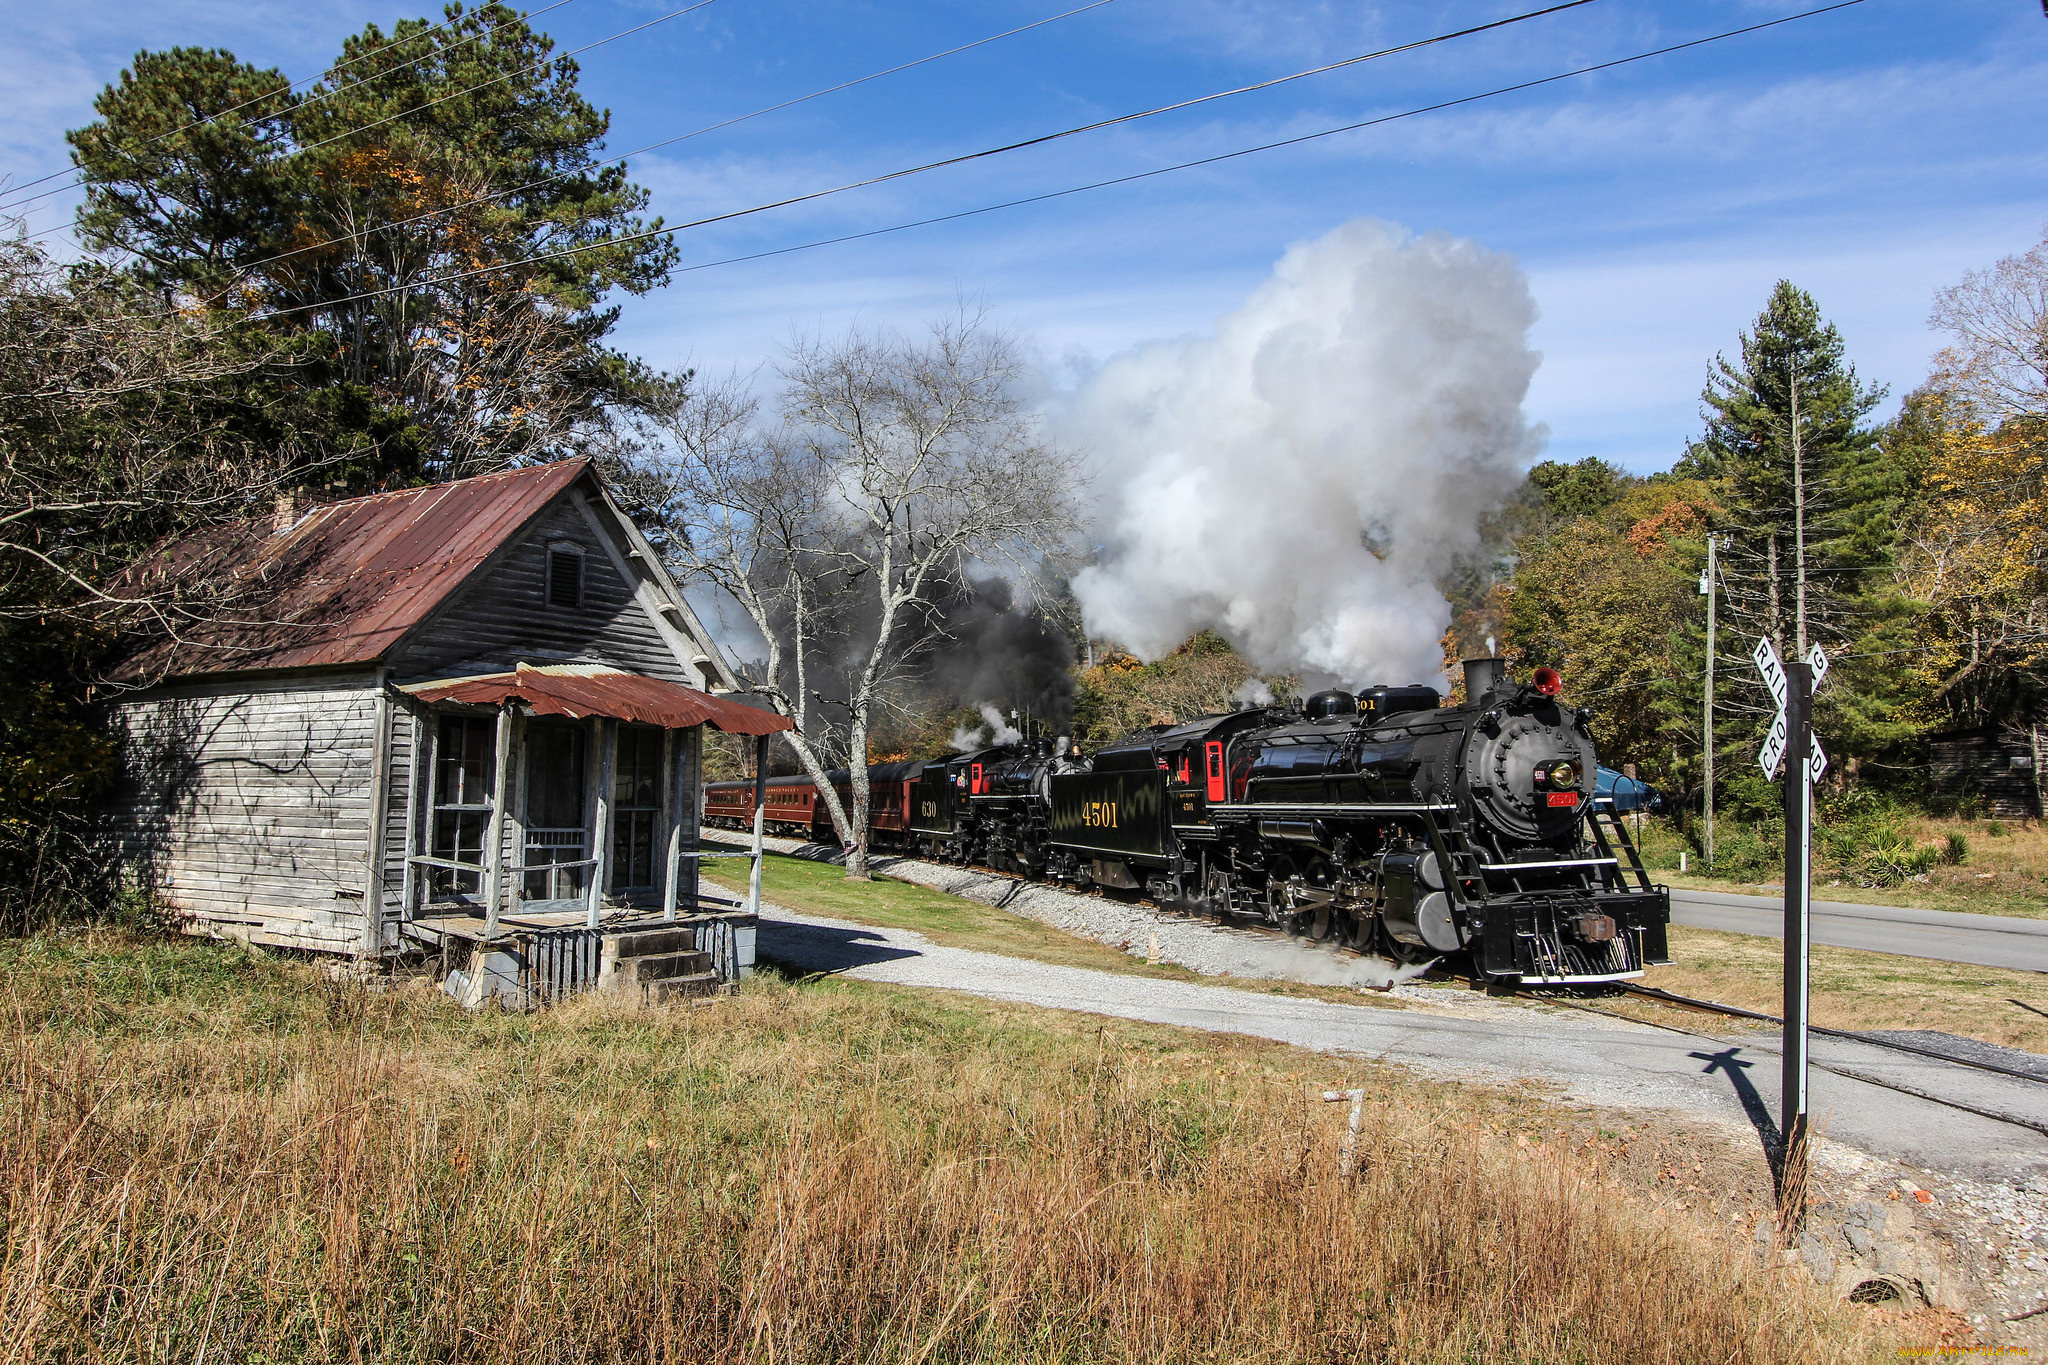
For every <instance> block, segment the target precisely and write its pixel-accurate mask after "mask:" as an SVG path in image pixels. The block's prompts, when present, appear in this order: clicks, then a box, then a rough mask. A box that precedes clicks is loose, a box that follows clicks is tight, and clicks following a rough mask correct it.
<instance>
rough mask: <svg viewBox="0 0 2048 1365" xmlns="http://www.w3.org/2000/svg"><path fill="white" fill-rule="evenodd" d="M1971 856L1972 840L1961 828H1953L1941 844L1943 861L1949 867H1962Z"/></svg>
mask: <svg viewBox="0 0 2048 1365" xmlns="http://www.w3.org/2000/svg"><path fill="white" fill-rule="evenodd" d="M1969 857H1970V841H1969V839H1968V837H1966V836H1965V835H1964V834H1963V832H1962V831H1961V830H1955V829H1952V830H1950V831H1949V832H1948V838H1947V839H1946V840H1945V841H1944V842H1943V843H1942V846H1941V861H1942V862H1943V863H1944V864H1945V865H1946V866H1949V867H1961V866H1962V865H1963V864H1964V863H1965V862H1967V861H1969Z"/></svg>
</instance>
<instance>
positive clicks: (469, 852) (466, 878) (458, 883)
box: [431, 716, 497, 896]
mask: <svg viewBox="0 0 2048 1365" xmlns="http://www.w3.org/2000/svg"><path fill="white" fill-rule="evenodd" d="M436 740H437V742H436V744H435V748H434V852H433V856H434V857H436V858H446V859H448V860H449V861H451V862H460V863H472V864H480V863H482V862H483V860H484V831H485V830H487V829H488V828H489V827H490V823H491V789H492V786H493V784H494V783H495V781H496V779H497V773H496V771H495V770H496V767H497V735H496V726H495V723H494V721H492V720H489V719H485V718H483V717H478V716H443V717H442V718H441V732H440V734H439V735H438V736H437V737H436ZM431 871H432V874H433V875H432V878H431V882H432V885H433V889H434V892H435V894H437V895H443V896H446V895H471V896H473V895H475V894H476V893H477V892H479V891H480V890H482V889H483V884H482V877H481V875H480V874H478V873H475V872H463V871H458V870H456V869H454V868H448V867H437V868H433V869H431Z"/></svg>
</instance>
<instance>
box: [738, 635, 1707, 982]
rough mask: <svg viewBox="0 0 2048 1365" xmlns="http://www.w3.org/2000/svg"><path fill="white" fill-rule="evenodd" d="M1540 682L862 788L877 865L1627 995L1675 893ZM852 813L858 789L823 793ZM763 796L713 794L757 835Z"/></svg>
mask: <svg viewBox="0 0 2048 1365" xmlns="http://www.w3.org/2000/svg"><path fill="white" fill-rule="evenodd" d="M1561 690H1562V689H1561V680H1560V679H1559V677H1558V675H1557V674H1556V673H1555V672H1554V671H1553V670H1550V669H1547V668H1539V669H1537V670H1536V671H1535V674H1534V675H1533V676H1532V677H1531V678H1530V680H1529V681H1527V682H1516V681H1514V680H1512V679H1511V678H1510V677H1509V676H1508V673H1507V669H1506V666H1505V664H1504V662H1503V661H1501V660H1498V659H1475V660H1472V661H1469V662H1468V663H1466V665H1465V693H1466V696H1467V698H1468V700H1467V701H1466V702H1464V703H1463V704H1461V705H1457V706H1443V705H1441V704H1440V702H1441V699H1440V698H1439V696H1438V694H1437V692H1436V691H1435V690H1434V689H1433V688H1429V687H1420V686H1410V687H1370V688H1367V689H1366V690H1364V691H1362V692H1358V693H1355V694H1354V693H1350V692H1342V691H1330V692H1319V693H1316V694H1315V695H1314V696H1311V697H1309V698H1308V699H1307V700H1306V702H1305V703H1304V704H1303V705H1302V707H1301V709H1299V710H1293V709H1282V708H1275V707H1268V708H1263V709H1252V710H1240V711H1230V712H1225V713H1223V714H1221V715H1213V716H1204V717H1202V718H1201V719H1199V720H1195V721H1191V722H1188V723H1185V724H1180V725H1159V726H1153V727H1150V728H1148V729H1145V730H1140V731H1138V732H1136V733H1135V734H1131V735H1127V736H1125V737H1124V738H1122V739H1119V740H1117V741H1116V742H1114V743H1112V744H1109V745H1107V746H1105V747H1104V748H1102V749H1100V750H1098V751H1097V752H1096V753H1095V754H1094V755H1093V756H1092V757H1091V758H1087V759H1084V758H1082V757H1080V756H1079V755H1077V754H1074V753H1072V752H1071V751H1068V750H1067V748H1066V744H1065V741H1061V742H1059V743H1058V744H1051V743H1046V742H1037V743H1020V744H1009V745H1002V746H998V747H994V748H988V749H981V750H977V751H974V752H970V753H962V754H957V755H955V756H953V757H951V758H948V759H944V760H939V761H935V762H929V763H922V762H912V763H895V764H880V765H876V766H874V767H871V768H870V769H869V770H868V776H869V783H870V790H871V792H872V800H871V807H872V809H871V815H870V820H869V838H870V842H871V845H872V846H876V847H884V848H898V849H902V850H904V851H906V852H912V853H916V854H919V855H921V856H924V857H928V858H935V859H941V860H947V861H954V862H963V863H976V864H982V865H986V866H989V867H994V868H997V869H1000V870H1002V871H1006V872H1011V873H1015V874H1017V875H1020V876H1027V877H1037V878H1045V879H1048V880H1054V881H1060V882H1065V883H1068V884H1070V885H1075V886H1083V887H1086V886H1101V887H1108V888H1116V889H1121V890H1126V891H1142V892H1144V893H1145V894H1147V895H1149V896H1150V897H1151V898H1152V899H1154V900H1155V901H1157V902H1158V903H1160V904H1161V905H1164V906H1169V907H1171V908H1174V909H1178V910H1184V911H1190V912H1197V913H1207V914H1213V915H1217V916H1222V917H1226V918H1251V919H1255V920H1259V921H1263V922H1265V923H1267V924H1272V925H1275V926H1279V927H1282V928H1286V929H1288V930H1290V931H1292V932H1295V933H1298V934H1302V935H1304V936H1306V937H1308V938H1311V939H1315V940H1325V941H1328V940H1334V941H1337V942H1341V943H1343V944H1345V945H1347V946H1350V947H1353V948H1356V949H1358V950H1360V951H1363V952H1371V953H1377V954H1382V955H1386V956H1390V957H1393V958H1395V959H1397V960H1400V961H1404V962H1421V961H1426V960H1428V959H1431V958H1436V957H1446V958H1452V957H1455V958H1464V959H1469V961H1470V964H1471V969H1472V970H1473V972H1474V973H1475V974H1476V975H1478V976H1481V977H1483V978H1485V979H1488V980H1492V981H1499V982H1502V983H1511V982H1516V981H1526V982H1529V983H1532V984H1535V983H1560V982H1598V981H1614V980H1621V979H1625V978H1629V977H1634V976H1638V975H1640V974H1641V973H1642V971H1643V968H1644V966H1645V965H1647V964H1653V963H1662V962H1666V961H1668V960H1669V958H1668V956H1667V950H1666V946H1665V931H1666V926H1667V925H1668V924H1669V923H1670V919H1671V901H1670V894H1669V892H1668V891H1667V890H1666V889H1665V888H1664V887H1662V886H1656V885H1652V884H1651V882H1650V879H1649V876H1648V874H1647V873H1646V872H1645V871H1644V869H1643V865H1642V861H1641V859H1640V858H1639V857H1638V856H1637V854H1636V850H1635V846H1634V845H1633V843H1631V842H1630V840H1629V837H1628V832H1627V829H1626V826H1625V825H1624V824H1623V822H1622V821H1621V820H1620V819H1619V818H1617V817H1616V815H1615V814H1614V812H1613V808H1612V806H1611V804H1609V803H1606V802H1602V801H1596V800H1595V770H1596V763H1597V759H1596V755H1595V752H1594V747H1593V740H1592V737H1591V735H1590V734H1589V733H1588V731H1587V719H1588V717H1587V713H1586V712H1584V711H1582V710H1579V709H1576V708H1574V707H1571V706H1569V705H1567V704H1565V703H1564V702H1563V701H1562V700H1561V698H1560V692H1561ZM833 777H834V780H835V783H836V784H837V785H839V786H840V787H841V788H842V791H843V790H844V789H845V785H846V775H845V774H843V773H840V774H834V775H833ZM754 799H755V784H754V783H752V782H718V783H712V784H710V785H708V786H707V787H706V789H705V808H704V815H705V818H706V820H707V821H709V822H711V823H713V824H721V825H727V826H731V827H738V828H744V827H747V826H748V825H750V824H751V822H752V820H753V817H754ZM763 807H764V808H763V812H762V814H763V817H764V820H765V822H766V824H767V825H768V826H769V827H771V828H773V829H776V830H778V831H781V832H787V833H801V834H804V835H806V836H809V837H817V838H821V839H826V840H829V839H830V838H831V837H832V836H831V826H830V822H829V819H828V818H827V815H826V807H825V803H824V802H823V801H822V800H820V799H818V793H817V792H816V790H815V789H814V788H813V786H812V784H811V781H810V779H808V778H802V777H795V778H775V779H771V780H769V782H768V783H767V784H766V786H765V799H764V802H763Z"/></svg>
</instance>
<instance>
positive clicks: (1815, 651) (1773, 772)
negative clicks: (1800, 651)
mask: <svg viewBox="0 0 2048 1365" xmlns="http://www.w3.org/2000/svg"><path fill="white" fill-rule="evenodd" d="M1751 657H1752V658H1754V659H1755V660H1756V671H1757V672H1759V673H1761V674H1763V677H1764V686H1765V687H1767V688H1769V689H1770V692H1771V700H1772V701H1774V702H1776V703H1777V704H1778V714H1777V715H1776V716H1774V717H1772V718H1771V729H1770V733H1769V734H1767V735H1765V736H1764V743H1763V747H1762V748H1761V749H1759V750H1758V751H1757V756H1756V761H1757V762H1758V764H1760V765H1761V766H1762V768H1763V770H1764V776H1765V777H1776V776H1777V775H1778V764H1779V763H1781V762H1782V761H1783V760H1784V758H1785V745H1786V743H1787V742H1788V739H1789V735H1788V733H1787V726H1788V722H1787V721H1786V718H1785V665H1784V664H1783V663H1781V662H1779V660H1778V651H1777V649H1776V648H1775V647H1774V646H1773V645H1772V644H1771V640H1770V637H1769V636H1765V637H1764V638H1763V639H1761V640H1758V641H1757V642H1756V652H1755V653H1754V654H1753V655H1752V656H1751ZM1806 662H1807V664H1808V665H1809V666H1811V667H1812V669H1813V678H1812V683H1811V684H1810V685H1818V684H1819V682H1820V680H1821V679H1822V678H1823V677H1825V676H1826V675H1827V671H1828V656H1827V652H1826V651H1825V650H1823V649H1822V648H1821V647H1820V646H1819V645H1815V646H1814V647H1813V648H1812V649H1810V650H1808V651H1807V653H1806ZM1809 739H1810V740H1811V742H1812V747H1811V748H1810V749H1808V750H1807V754H1806V780H1807V781H1808V782H1818V781H1820V777H1821V774H1822V773H1824V772H1826V771H1827V770H1828V756H1827V755H1826V754H1824V753H1822V752H1821V747H1820V737H1819V736H1817V735H1815V736H1809Z"/></svg>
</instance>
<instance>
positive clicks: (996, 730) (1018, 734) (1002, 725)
mask: <svg viewBox="0 0 2048 1365" xmlns="http://www.w3.org/2000/svg"><path fill="white" fill-rule="evenodd" d="M981 721H982V723H981V724H980V725H979V726H976V727H974V728H973V729H969V728H968V727H967V726H965V725H963V726H961V727H960V728H959V729H957V730H955V731H954V732H953V752H955V753H960V754H964V753H966V752H967V751H968V750H969V749H987V748H991V747H993V746H995V745H998V744H1015V743H1016V742H1017V741H1019V740H1021V739H1023V738H1024V732H1023V731H1022V730H1019V729H1018V728H1017V727H1016V726H1014V725H1012V724H1010V722H1008V721H1006V720H1004V719H1003V713H1002V712H1001V711H998V710H997V709H996V708H995V707H993V706H991V705H989V704H988V703H987V702H983V703H982V704H981ZM984 736H986V737H985V738H984Z"/></svg>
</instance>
